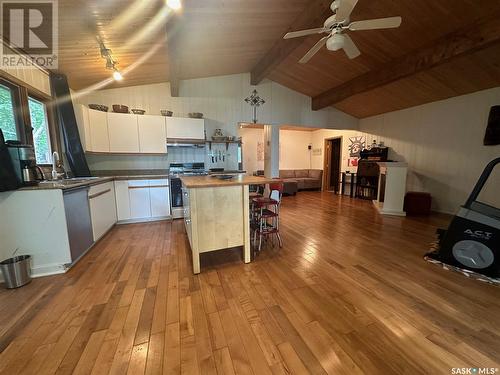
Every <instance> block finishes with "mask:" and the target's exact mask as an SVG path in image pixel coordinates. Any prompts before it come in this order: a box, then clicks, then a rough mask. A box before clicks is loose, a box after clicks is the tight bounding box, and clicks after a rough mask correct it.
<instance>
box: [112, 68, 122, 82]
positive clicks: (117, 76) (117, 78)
mask: <svg viewBox="0 0 500 375" xmlns="http://www.w3.org/2000/svg"><path fill="white" fill-rule="evenodd" d="M113 79H114V80H115V81H121V80H122V79H123V76H122V74H121V73H120V71H119V70H115V71H114V72H113Z"/></svg>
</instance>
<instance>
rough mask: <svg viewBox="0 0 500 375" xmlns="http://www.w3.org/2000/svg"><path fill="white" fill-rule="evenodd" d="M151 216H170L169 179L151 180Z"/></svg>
mask: <svg viewBox="0 0 500 375" xmlns="http://www.w3.org/2000/svg"><path fill="white" fill-rule="evenodd" d="M149 189H150V190H149V194H150V196H151V217H165V216H170V191H169V187H168V180H165V179H162V180H150V181H149Z"/></svg>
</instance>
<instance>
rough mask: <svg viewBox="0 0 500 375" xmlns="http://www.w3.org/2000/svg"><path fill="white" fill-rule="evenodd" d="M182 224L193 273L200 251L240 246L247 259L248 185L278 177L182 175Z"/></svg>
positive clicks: (248, 256) (248, 227) (248, 223)
mask: <svg viewBox="0 0 500 375" xmlns="http://www.w3.org/2000/svg"><path fill="white" fill-rule="evenodd" d="M181 181H182V188H183V200H184V223H185V226H186V232H187V236H188V238H189V244H190V246H191V251H192V254H193V272H194V273H195V274H197V273H200V254H201V253H206V252H210V251H217V250H223V249H228V248H233V247H239V246H243V260H244V262H245V263H249V262H250V251H251V249H250V212H249V210H250V205H249V198H248V197H249V193H248V191H249V185H265V184H269V183H276V182H279V181H280V180H276V179H271V178H266V177H257V176H246V175H237V176H234V177H233V178H232V179H230V180H220V179H218V178H217V177H214V176H182V177H181Z"/></svg>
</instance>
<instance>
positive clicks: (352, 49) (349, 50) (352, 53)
mask: <svg viewBox="0 0 500 375" xmlns="http://www.w3.org/2000/svg"><path fill="white" fill-rule="evenodd" d="M342 35H343V36H344V46H343V47H342V48H343V49H344V52H345V54H346V55H347V57H349V58H350V59H354V58H356V57H358V56H359V55H361V52H360V51H359V49H358V47H356V44H354V42H353V40H352V39H351V37H350V36H349V35H347V34H342Z"/></svg>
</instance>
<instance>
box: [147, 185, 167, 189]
mask: <svg viewBox="0 0 500 375" xmlns="http://www.w3.org/2000/svg"><path fill="white" fill-rule="evenodd" d="M166 187H168V185H151V186H150V188H151V189H153V188H166Z"/></svg>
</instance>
